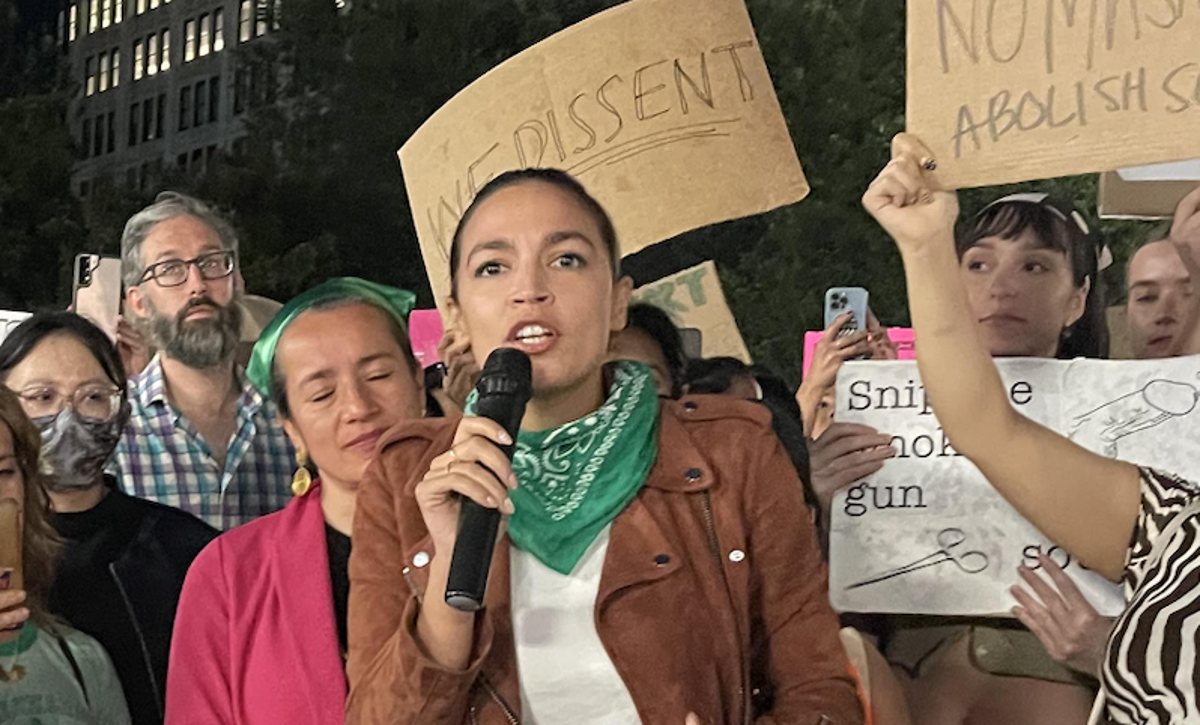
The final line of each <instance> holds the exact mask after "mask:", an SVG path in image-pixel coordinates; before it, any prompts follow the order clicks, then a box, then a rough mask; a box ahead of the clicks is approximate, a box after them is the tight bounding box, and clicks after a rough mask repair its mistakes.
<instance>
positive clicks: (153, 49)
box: [146, 35, 158, 76]
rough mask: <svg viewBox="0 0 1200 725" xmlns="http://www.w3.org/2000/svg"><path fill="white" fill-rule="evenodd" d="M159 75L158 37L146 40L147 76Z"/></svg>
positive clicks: (154, 36)
mask: <svg viewBox="0 0 1200 725" xmlns="http://www.w3.org/2000/svg"><path fill="white" fill-rule="evenodd" d="M157 74H158V36H157V35H151V36H150V37H149V38H146V75H148V76H153V75H157Z"/></svg>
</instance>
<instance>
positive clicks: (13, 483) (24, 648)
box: [0, 385, 129, 725]
mask: <svg viewBox="0 0 1200 725" xmlns="http://www.w3.org/2000/svg"><path fill="white" fill-rule="evenodd" d="M41 446H42V440H41V435H40V434H39V433H38V429H37V427H36V426H34V425H33V423H31V422H30V421H29V418H28V417H26V415H25V413H24V412H23V411H22V409H21V403H20V401H19V400H18V398H17V396H16V395H15V394H14V393H13V392H12V391H11V390H9V389H8V388H6V387H4V386H2V385H0V502H4V503H5V505H6V507H7V506H11V505H15V507H16V521H15V522H14V521H12V520H11V518H10V517H9V516H7V515H6V516H5V517H3V525H4V526H5V528H6V530H5V531H0V542H4V543H5V545H6V546H7V545H8V544H9V542H11V541H12V539H13V538H16V539H17V540H18V543H17V546H19V547H20V564H21V567H20V572H19V573H18V572H15V571H13V570H12V568H11V564H15V563H17V562H14V561H13V553H14V552H12V551H10V550H5V551H3V552H0V561H4V562H5V563H6V564H9V565H10V566H8V567H4V568H0V722H6V723H7V722H20V723H43V722H44V723H62V724H63V725H127V723H129V709H128V707H127V706H126V704H125V697H124V695H123V694H122V692H121V682H120V680H118V679H117V673H116V671H115V670H114V669H113V665H112V662H111V661H110V660H109V658H108V655H107V654H105V652H104V649H103V648H102V647H101V646H100V644H99V643H97V642H96V640H94V639H92V638H91V637H89V636H87V635H86V634H83V633H82V632H78V631H76V630H74V629H72V628H70V627H68V626H66V625H64V624H63V623H62V622H61V621H60V620H58V619H57V618H55V617H54V616H53V615H51V614H50V611H49V610H48V609H47V604H46V603H47V599H48V596H49V592H50V587H51V584H52V582H53V581H54V562H55V558H56V556H57V555H58V553H59V541H58V538H57V537H56V536H55V535H54V529H53V528H51V526H50V523H49V521H47V516H48V515H49V511H50V508H49V503H48V501H47V499H46V491H45V486H44V484H43V480H42V473H41V467H40V465H39V459H38V457H39V452H40V449H41ZM14 524H15V526H16V528H17V529H18V530H17V531H16V532H13V531H10V530H7V528H8V527H9V526H13V525H14ZM14 533H15V534H16V536H15V537H14ZM18 580H21V582H23V583H19V581H18ZM97 606H101V605H100V604H99V603H97Z"/></svg>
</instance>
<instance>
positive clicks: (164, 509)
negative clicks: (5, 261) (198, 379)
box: [0, 312, 217, 725]
mask: <svg viewBox="0 0 1200 725" xmlns="http://www.w3.org/2000/svg"><path fill="white" fill-rule="evenodd" d="M0 382H3V383H4V384H5V385H6V386H7V387H9V388H10V389H12V390H13V391H15V392H16V393H17V396H18V397H19V399H20V401H21V407H22V408H23V409H24V410H25V413H26V414H27V415H28V416H29V417H30V418H31V419H32V420H33V422H34V424H35V425H36V426H37V427H38V428H39V430H40V431H41V436H42V450H41V456H42V466H43V468H44V469H45V470H47V471H49V475H48V476H47V477H46V479H45V482H46V489H47V493H48V495H49V497H50V504H51V506H52V508H53V513H51V514H50V523H51V525H53V527H54V529H55V531H56V532H57V533H58V535H59V536H60V537H62V539H63V542H64V543H65V547H64V548H63V551H62V555H61V558H60V559H59V563H58V576H57V577H56V579H55V583H54V588H53V589H52V590H51V592H50V602H49V604H50V609H51V611H52V612H53V613H54V614H55V615H57V616H60V617H62V618H64V619H66V620H67V621H68V622H70V623H71V625H72V626H73V627H75V628H76V629H79V630H80V631H82V632H85V633H87V634H89V635H91V636H92V637H95V638H96V639H97V640H98V641H99V642H100V644H101V645H103V646H104V649H105V650H107V651H108V654H109V656H110V657H112V661H113V665H114V666H115V667H116V670H117V674H118V676H119V677H120V678H121V684H122V687H123V689H124V692H125V698H126V700H127V701H128V703H129V713H130V715H131V716H132V718H133V722H134V725H142V724H143V723H161V722H162V721H163V712H164V702H165V699H166V680H167V659H168V656H169V653H170V649H171V627H172V624H173V622H174V619H175V607H176V605H177V604H178V602H179V592H180V590H181V589H182V588H183V579H184V576H186V574H187V570H188V566H190V565H191V563H192V560H193V559H195V558H196V555H197V554H199V553H200V550H201V549H203V548H204V546H205V545H206V544H208V542H209V541H211V540H212V539H213V538H214V537H215V536H216V535H217V532H216V530H215V529H213V528H212V527H210V526H208V525H207V524H205V523H204V522H202V521H200V520H199V519H197V518H195V517H194V516H191V515H190V514H186V513H184V512H182V511H179V510H177V509H173V508H170V507H169V506H163V505H161V504H158V503H154V502H152V501H147V500H145V499H140V498H134V497H132V496H128V495H126V494H125V493H123V492H122V491H120V490H119V489H118V487H117V484H116V480H115V479H114V478H112V477H111V476H107V475H105V473H104V465H105V463H106V462H107V461H108V459H109V458H110V457H111V456H112V452H113V450H114V449H115V448H116V445H117V441H118V439H119V438H120V435H121V431H122V430H123V429H124V427H125V422H126V420H127V419H128V417H129V406H128V404H127V402H126V398H125V396H126V385H125V370H124V366H123V365H122V362H121V356H120V354H119V353H118V351H117V348H116V347H115V346H114V345H113V343H112V342H111V341H110V340H109V338H108V336H107V335H105V334H104V333H103V332H101V331H100V329H99V328H97V327H96V326H95V325H93V324H92V323H90V322H88V321H87V320H85V319H83V318H82V317H79V316H78V315H75V314H73V313H70V312H54V313H47V314H38V315H34V316H33V317H30V318H29V319H27V320H25V321H24V322H22V323H21V324H20V325H19V326H17V328H16V329H15V330H13V331H12V333H11V334H9V336H8V337H7V338H6V339H5V340H4V342H3V344H0Z"/></svg>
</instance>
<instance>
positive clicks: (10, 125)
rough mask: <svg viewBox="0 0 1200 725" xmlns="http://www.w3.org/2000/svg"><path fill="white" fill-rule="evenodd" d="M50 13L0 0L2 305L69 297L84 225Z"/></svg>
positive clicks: (32, 305) (39, 304) (27, 305)
mask: <svg viewBox="0 0 1200 725" xmlns="http://www.w3.org/2000/svg"><path fill="white" fill-rule="evenodd" d="M53 22H54V16H53V13H50V14H49V17H47V13H46V11H45V7H44V6H43V5H41V4H39V3H34V2H23V3H17V2H15V0H0V308H4V309H18V310H19V309H40V308H43V307H48V306H52V305H55V304H58V303H62V304H64V305H65V304H66V303H65V301H64V300H65V299H66V296H67V294H68V291H69V289H70V286H69V285H70V270H71V264H70V260H71V259H72V258H73V256H74V254H75V253H76V252H77V251H78V250H79V249H80V248H81V247H82V242H83V238H84V236H85V230H84V225H83V220H82V216H81V213H80V209H79V205H78V203H77V202H76V201H75V200H74V199H73V198H72V196H71V193H70V175H71V166H72V164H73V163H74V161H75V149H74V146H73V143H72V140H71V137H70V135H69V134H68V132H67V126H66V121H65V119H66V112H67V102H68V99H69V98H70V93H71V89H70V88H67V87H65V86H64V85H63V84H62V83H61V82H60V77H59V73H58V65H57V54H56V49H55V47H54V41H53V37H54V36H53V34H54V25H53Z"/></svg>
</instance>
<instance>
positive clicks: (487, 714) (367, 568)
mask: <svg viewBox="0 0 1200 725" xmlns="http://www.w3.org/2000/svg"><path fill="white" fill-rule="evenodd" d="M450 256H451V259H450V264H451V274H452V297H451V302H450V304H449V306H448V310H449V312H450V316H451V318H452V320H453V321H454V323H455V325H454V326H455V327H456V329H458V330H460V331H462V332H463V333H464V334H466V335H467V336H468V337H469V338H470V341H471V347H472V349H473V351H474V354H475V358H476V359H477V360H481V361H482V360H486V359H487V357H488V356H489V355H490V354H491V353H492V351H493V350H495V349H496V348H498V347H501V346H509V347H515V348H517V349H519V350H522V351H524V352H526V353H527V354H528V355H529V356H530V358H531V360H532V363H533V397H532V399H531V400H530V401H529V405H528V407H527V408H526V411H525V417H524V419H523V420H522V422H521V431H520V434H519V436H518V437H517V440H516V442H515V443H516V446H517V453H516V456H515V457H514V459H513V462H512V463H511V464H510V463H509V461H508V460H507V459H506V458H505V456H504V454H503V453H502V452H501V450H500V449H499V447H498V446H500V445H504V444H506V443H507V442H508V441H509V439H508V436H507V434H506V433H505V432H504V430H503V428H502V427H500V426H499V425H497V424H496V423H494V422H492V421H489V420H487V419H483V418H476V417H467V418H463V419H461V420H454V419H450V420H445V421H421V422H419V423H412V424H408V425H405V426H401V427H399V428H397V429H396V430H395V431H393V432H392V433H391V434H390V435H389V436H388V438H387V440H385V441H384V442H383V443H382V445H381V448H380V452H379V460H378V465H377V466H374V467H372V469H371V473H370V474H369V475H368V478H367V480H366V481H365V482H364V485H363V490H362V493H361V495H360V501H359V509H358V515H357V519H356V521H355V548H354V556H353V558H352V560H351V567H350V568H351V580H352V581H353V588H352V590H351V600H352V601H351V611H352V616H351V621H350V663H349V675H350V683H351V689H350V699H349V702H348V705H347V716H348V719H349V720H351V721H353V722H364V723H366V722H372V723H373V722H404V723H411V724H420V723H438V724H439V725H447V724H453V725H457V724H458V723H482V724H483V725H491V724H500V723H503V724H506V725H507V724H510V723H513V722H530V723H538V722H540V723H573V724H575V725H590V724H596V725H599V724H600V723H604V724H605V725H621V724H622V723H640V722H647V723H667V724H675V723H677V724H678V725H683V723H684V722H685V721H688V722H692V723H697V722H704V723H734V722H736V723H749V722H758V723H763V724H767V723H784V722H788V723H791V722H795V723H807V722H811V723H817V722H830V723H837V724H838V725H844V724H847V723H861V722H862V718H863V715H862V712H861V706H860V704H859V702H858V699H857V697H856V694H855V689H854V682H853V679H852V677H851V676H850V672H849V664H848V663H847V661H846V656H845V654H844V652H843V651H842V648H841V645H840V643H839V641H838V627H837V619H836V617H835V615H834V613H833V611H832V610H831V609H830V607H829V604H828V593H827V580H826V576H825V569H824V565H823V563H822V562H821V555H820V551H819V549H818V548H817V542H816V537H815V536H814V532H813V528H812V526H811V524H810V523H809V519H808V517H807V516H806V515H805V505H804V499H803V496H802V494H801V487H800V482H799V481H798V480H797V477H796V472H795V470H794V469H793V468H792V464H791V461H789V459H788V457H787V454H786V453H785V452H784V451H783V448H782V447H781V446H780V445H779V443H778V441H777V440H776V438H775V435H774V433H773V432H772V430H771V427H770V419H769V416H768V415H767V413H766V411H765V410H762V409H761V408H760V407H758V406H755V405H752V404H750V403H746V402H742V401H730V400H722V399H718V398H715V397H709V398H697V399H693V400H686V399H685V400H684V401H682V402H677V401H670V400H661V402H660V398H659V397H658V395H657V390H656V389H655V386H654V382H653V379H652V377H651V374H650V372H649V370H648V369H647V368H646V367H645V366H643V365H640V364H637V363H632V362H624V361H618V362H616V363H612V364H607V363H608V360H609V354H610V341H611V336H612V335H613V333H614V332H616V331H618V330H621V329H623V328H624V327H625V324H626V311H627V307H628V302H629V297H630V293H631V287H632V284H631V282H630V280H629V279H628V278H622V277H621V274H620V270H619V259H620V258H619V251H618V246H617V242H616V236H615V234H614V232H613V227H612V222H611V221H610V220H609V218H608V215H607V213H606V212H605V211H604V209H603V208H602V207H601V206H600V205H599V204H598V203H597V202H596V201H595V200H594V199H593V198H592V197H591V196H590V195H588V193H587V192H586V191H585V190H584V189H583V188H582V187H581V186H580V185H579V183H578V182H577V181H575V180H574V179H573V178H571V177H570V176H568V175H566V174H564V173H562V172H558V171H550V170H525V171H517V172H509V173H506V174H503V175H501V176H499V177H497V178H496V179H494V180H493V181H491V182H490V183H489V184H488V185H487V186H486V187H485V188H484V189H483V190H482V191H481V192H480V193H479V195H478V196H477V197H476V198H475V199H474V201H473V202H472V204H471V206H470V207H469V208H468V210H467V212H466V213H465V215H464V216H463V218H462V220H461V222H460V224H459V227H458V229H457V230H456V233H455V236H454V240H453V244H452V247H451V255H450ZM468 407H470V406H468ZM462 496H467V497H469V498H471V499H472V500H474V501H476V502H478V503H480V504H481V505H483V506H487V507H490V508H498V509H500V510H501V511H502V512H503V513H504V514H507V515H508V516H507V519H506V533H505V534H503V535H502V537H501V539H500V541H499V542H498V544H497V546H496V553H495V557H494V560H493V564H492V569H491V580H490V584H489V586H488V591H487V601H486V607H485V608H484V609H482V610H481V611H479V612H478V613H468V612H462V611H459V610H456V609H452V608H451V607H449V606H448V605H447V604H446V602H445V591H446V581H447V575H448V572H449V559H450V554H451V552H452V551H453V549H454V544H455V540H456V537H457V532H458V516H459V508H460V497H462Z"/></svg>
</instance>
